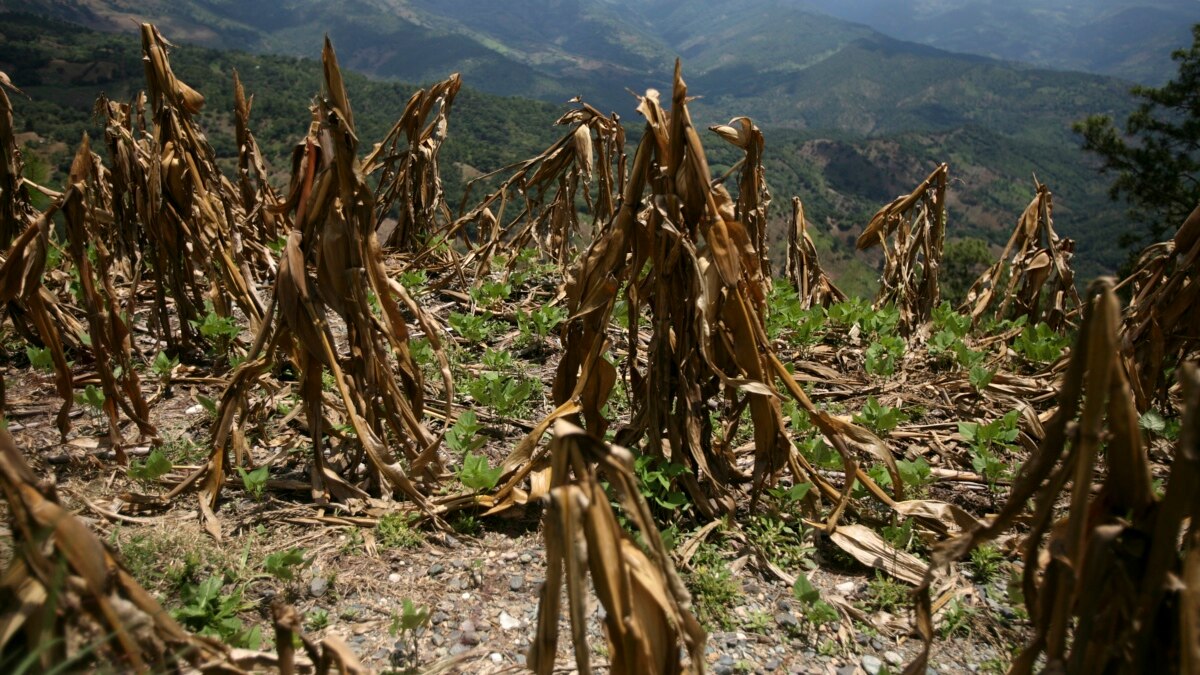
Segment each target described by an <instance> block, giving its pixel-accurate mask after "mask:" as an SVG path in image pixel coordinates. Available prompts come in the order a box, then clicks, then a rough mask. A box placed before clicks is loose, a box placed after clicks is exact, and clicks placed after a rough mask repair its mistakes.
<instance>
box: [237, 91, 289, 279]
mask: <svg viewBox="0 0 1200 675" xmlns="http://www.w3.org/2000/svg"><path fill="white" fill-rule="evenodd" d="M253 106H254V97H253V96H250V97H247V96H246V90H245V89H244V88H243V87H242V80H241V78H240V77H238V73H237V71H236V70H235V71H233V121H234V135H235V138H236V139H237V144H238V168H237V179H238V192H239V194H240V196H241V198H242V199H241V207H242V213H243V214H244V216H245V224H244V225H243V226H242V228H241V229H242V232H244V233H246V235H245V236H244V237H243V238H242V248H243V250H245V251H246V256H247V258H248V260H247V263H248V265H249V267H250V271H251V273H253V274H254V276H255V279H256V280H257V281H259V282H265V283H269V281H270V280H271V279H274V278H275V272H276V269H275V256H274V255H272V253H271V249H270V248H269V247H268V246H267V244H270V243H273V242H276V241H278V240H279V239H280V238H281V237H285V236H287V232H288V231H289V230H290V229H291V224H290V223H289V222H288V220H287V214H286V213H284V212H283V202H282V200H281V199H280V198H279V196H278V195H277V194H275V188H273V187H271V183H270V181H269V180H268V177H267V162H266V160H264V159H263V156H262V151H261V150H260V149H259V147H258V141H257V140H255V138H254V133H253V132H252V131H250V109H251V108H252V107H253ZM235 233H236V229H235Z"/></svg>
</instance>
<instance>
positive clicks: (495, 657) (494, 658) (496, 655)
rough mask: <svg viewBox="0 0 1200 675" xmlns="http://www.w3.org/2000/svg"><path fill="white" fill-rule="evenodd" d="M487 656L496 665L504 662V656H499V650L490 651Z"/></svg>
mask: <svg viewBox="0 0 1200 675" xmlns="http://www.w3.org/2000/svg"><path fill="white" fill-rule="evenodd" d="M488 658H489V659H491V660H492V663H494V664H496V665H500V664H501V663H503V662H504V657H503V656H501V655H500V653H499V652H492V653H491V654H489V655H488Z"/></svg>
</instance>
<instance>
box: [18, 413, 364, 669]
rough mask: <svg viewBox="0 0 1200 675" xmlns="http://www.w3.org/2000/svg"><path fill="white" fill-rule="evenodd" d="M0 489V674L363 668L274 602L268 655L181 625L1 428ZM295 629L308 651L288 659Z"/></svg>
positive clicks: (338, 642) (341, 648) (335, 641)
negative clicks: (6, 542) (4, 544)
mask: <svg viewBox="0 0 1200 675" xmlns="http://www.w3.org/2000/svg"><path fill="white" fill-rule="evenodd" d="M0 494H2V495H3V497H4V500H5V504H6V506H7V510H8V521H9V525H10V527H11V531H12V539H13V547H12V557H11V559H10V560H9V563H8V566H7V568H6V569H5V570H3V574H0V668H3V669H4V670H5V672H18V671H23V672H53V671H58V672H62V671H67V672H89V671H93V670H102V671H115V672H133V673H168V672H198V673H214V674H215V673H244V672H270V671H278V672H279V673H281V675H291V674H292V673H295V672H297V671H298V670H303V672H314V673H317V674H318V675H325V674H327V673H332V672H337V673H341V674H342V675H358V674H359V673H362V672H364V671H363V669H362V667H361V666H360V665H359V663H358V659H357V658H356V657H355V656H354V654H353V652H351V651H350V649H349V648H347V647H346V645H345V644H344V643H343V642H342V641H341V640H339V639H338V638H337V637H334V636H330V637H328V638H326V639H324V640H321V641H315V640H312V639H311V638H309V637H307V636H305V635H304V634H303V633H302V632H301V631H300V627H299V621H298V620H297V617H298V613H297V612H296V610H295V609H294V608H291V607H289V606H286V605H282V604H277V605H275V606H273V609H274V614H275V627H276V636H277V637H280V638H282V637H286V639H278V640H277V642H276V649H277V653H276V654H270V653H267V652H256V651H249V650H244V649H243V650H231V649H230V648H229V647H228V646H226V645H223V644H221V643H220V642H219V641H217V640H215V639H212V638H208V637H203V636H199V635H195V634H192V633H189V632H188V631H187V629H185V628H184V627H183V626H181V625H180V624H179V623H178V622H176V621H175V619H173V618H172V617H171V614H170V612H168V611H166V609H164V608H163V607H162V605H160V604H159V603H158V601H157V600H155V599H154V596H153V595H151V594H150V593H148V592H147V591H146V590H145V589H143V588H142V587H141V586H140V585H139V584H138V582H137V580H135V579H134V578H133V577H132V576H131V575H130V574H129V572H128V571H127V570H126V569H125V567H124V565H123V564H122V563H121V560H120V558H119V556H117V555H115V554H114V553H113V552H112V551H110V550H109V548H108V547H107V546H105V544H104V543H103V542H102V541H101V540H100V539H99V538H98V537H97V536H96V534H95V533H94V532H93V531H92V529H91V528H90V527H89V526H88V525H87V524H85V523H84V521H83V520H81V519H80V518H78V517H76V516H75V515H74V514H73V513H71V512H70V511H69V510H68V509H66V508H64V507H63V505H62V504H61V503H60V502H59V500H58V496H57V495H56V494H55V491H54V488H53V487H52V486H50V485H49V484H47V483H45V482H44V481H39V480H38V479H37V476H36V475H35V474H34V473H33V471H32V470H31V469H30V468H29V465H28V464H26V462H25V459H24V458H23V457H22V456H21V453H20V452H19V451H18V450H17V447H16V444H15V443H14V442H13V438H12V436H11V435H9V433H8V431H7V430H6V429H0ZM292 636H296V637H297V638H298V640H299V642H300V644H301V645H302V646H303V648H304V651H305V653H306V654H307V656H308V658H307V659H303V658H297V657H296V654H295V649H294V648H293V646H292V645H293V643H292Z"/></svg>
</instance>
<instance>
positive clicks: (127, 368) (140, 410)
mask: <svg viewBox="0 0 1200 675" xmlns="http://www.w3.org/2000/svg"><path fill="white" fill-rule="evenodd" d="M106 173H107V172H106V170H105V169H104V166H103V164H101V162H100V157H99V156H98V155H96V154H95V153H93V152H92V151H91V143H90V141H89V140H88V137H87V135H86V134H85V135H84V137H83V143H81V144H80V146H79V151H78V152H77V153H76V155H75V160H74V162H72V164H71V173H70V177H69V181H70V186H69V187H68V189H67V191H66V193H65V194H64V196H63V199H62V211H63V215H64V216H65V222H66V230H67V240H68V242H69V246H68V250H69V251H70V254H71V259H72V261H73V262H74V264H75V269H76V270H78V273H79V287H80V299H81V303H82V304H83V306H84V309H85V310H86V311H87V317H88V329H89V331H88V335H89V336H90V344H89V347H90V350H91V353H92V364H93V366H94V367H95V368H96V373H97V375H98V376H99V377H100V385H101V388H102V390H103V392H104V414H105V417H106V418H107V420H108V435H109V440H110V441H111V442H112V444H113V449H114V450H115V451H116V454H117V461H118V462H120V463H121V464H125V462H126V458H125V451H124V448H123V446H124V444H125V439H124V437H123V434H122V433H121V429H120V413H119V411H118V408H120V411H122V412H124V413H125V416H126V417H127V418H129V419H130V420H131V421H133V423H134V424H136V425H137V427H138V432H139V433H140V434H141V436H142V437H143V438H156V437H157V436H158V432H157V431H156V430H155V428H154V425H153V424H151V423H150V406H149V405H147V404H146V400H145V399H144V398H143V397H142V390H141V383H140V381H139V379H138V374H137V369H136V368H135V367H134V363H133V355H132V339H131V336H130V329H129V326H128V325H127V324H126V319H125V318H124V317H123V316H122V314H123V311H122V307H121V305H120V303H119V298H118V296H117V291H116V288H115V287H114V285H113V280H112V273H111V266H112V265H111V263H112V255H111V253H110V252H109V250H108V246H107V245H106V244H105V237H104V236H103V229H104V226H103V225H101V223H111V222H112V221H113V215H112V206H111V204H112V199H111V195H110V194H109V193H108V192H107V188H108V183H107V181H106V180H105V174H106ZM93 259H94V261H95V262H94V264H93Z"/></svg>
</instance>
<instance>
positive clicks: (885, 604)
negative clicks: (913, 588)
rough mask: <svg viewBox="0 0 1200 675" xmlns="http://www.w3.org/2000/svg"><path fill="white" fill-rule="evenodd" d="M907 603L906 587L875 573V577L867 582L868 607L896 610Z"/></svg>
mask: <svg viewBox="0 0 1200 675" xmlns="http://www.w3.org/2000/svg"><path fill="white" fill-rule="evenodd" d="M907 604H908V588H907V587H905V586H904V585H903V584H901V583H899V582H897V581H893V580H892V579H890V578H888V577H886V576H884V575H883V574H880V573H879V572H876V573H875V578H874V579H872V580H871V581H869V582H867V606H868V609H872V610H878V611H884V612H896V611H897V610H898V609H900V608H902V607H904V606H906V605H907Z"/></svg>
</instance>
